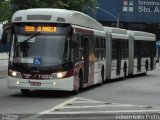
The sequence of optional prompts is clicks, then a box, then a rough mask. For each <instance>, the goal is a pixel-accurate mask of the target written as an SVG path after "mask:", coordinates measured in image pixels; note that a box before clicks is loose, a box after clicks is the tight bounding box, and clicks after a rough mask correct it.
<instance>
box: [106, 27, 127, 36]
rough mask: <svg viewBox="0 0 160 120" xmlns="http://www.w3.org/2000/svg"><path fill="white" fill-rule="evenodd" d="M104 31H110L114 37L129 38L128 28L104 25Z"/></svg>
mask: <svg viewBox="0 0 160 120" xmlns="http://www.w3.org/2000/svg"><path fill="white" fill-rule="evenodd" d="M104 31H105V32H106V33H110V34H111V35H112V38H119V39H129V37H128V34H127V30H126V29H121V28H115V27H107V26H104Z"/></svg>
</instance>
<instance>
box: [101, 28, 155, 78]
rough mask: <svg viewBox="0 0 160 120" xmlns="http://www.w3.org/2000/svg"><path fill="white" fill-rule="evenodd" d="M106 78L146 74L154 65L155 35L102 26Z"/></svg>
mask: <svg viewBox="0 0 160 120" xmlns="http://www.w3.org/2000/svg"><path fill="white" fill-rule="evenodd" d="M104 31H105V32H106V77H105V79H106V80H111V79H115V78H122V79H124V78H125V77H127V76H133V75H137V74H145V75H146V74H147V71H150V70H153V69H155V67H156V36H155V35H154V34H152V33H147V32H141V31H127V30H125V29H120V28H113V27H104Z"/></svg>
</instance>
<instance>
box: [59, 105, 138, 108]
mask: <svg viewBox="0 0 160 120" xmlns="http://www.w3.org/2000/svg"><path fill="white" fill-rule="evenodd" d="M98 107H137V106H135V105H121V104H120V105H117V104H116V105H94V106H93V105H92V106H64V107H61V108H62V109H66V108H69V109H74V108H98Z"/></svg>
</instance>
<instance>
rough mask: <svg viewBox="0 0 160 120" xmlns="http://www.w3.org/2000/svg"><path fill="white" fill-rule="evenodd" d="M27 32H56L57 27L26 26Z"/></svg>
mask: <svg viewBox="0 0 160 120" xmlns="http://www.w3.org/2000/svg"><path fill="white" fill-rule="evenodd" d="M24 31H25V32H49V33H52V32H56V27H53V26H25V27H24Z"/></svg>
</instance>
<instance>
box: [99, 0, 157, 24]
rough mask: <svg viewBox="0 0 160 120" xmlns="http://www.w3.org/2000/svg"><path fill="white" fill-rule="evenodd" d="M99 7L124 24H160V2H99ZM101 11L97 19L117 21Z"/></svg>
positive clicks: (155, 0) (115, 0)
mask: <svg viewBox="0 0 160 120" xmlns="http://www.w3.org/2000/svg"><path fill="white" fill-rule="evenodd" d="M98 4H99V7H100V8H102V9H104V10H105V11H107V12H109V13H111V14H112V15H114V16H116V17H117V18H119V19H120V21H124V22H148V23H160V0H98ZM107 12H104V11H102V10H100V9H98V10H97V15H96V18H97V19H98V20H102V21H116V19H115V18H114V17H112V16H111V15H110V14H107Z"/></svg>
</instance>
